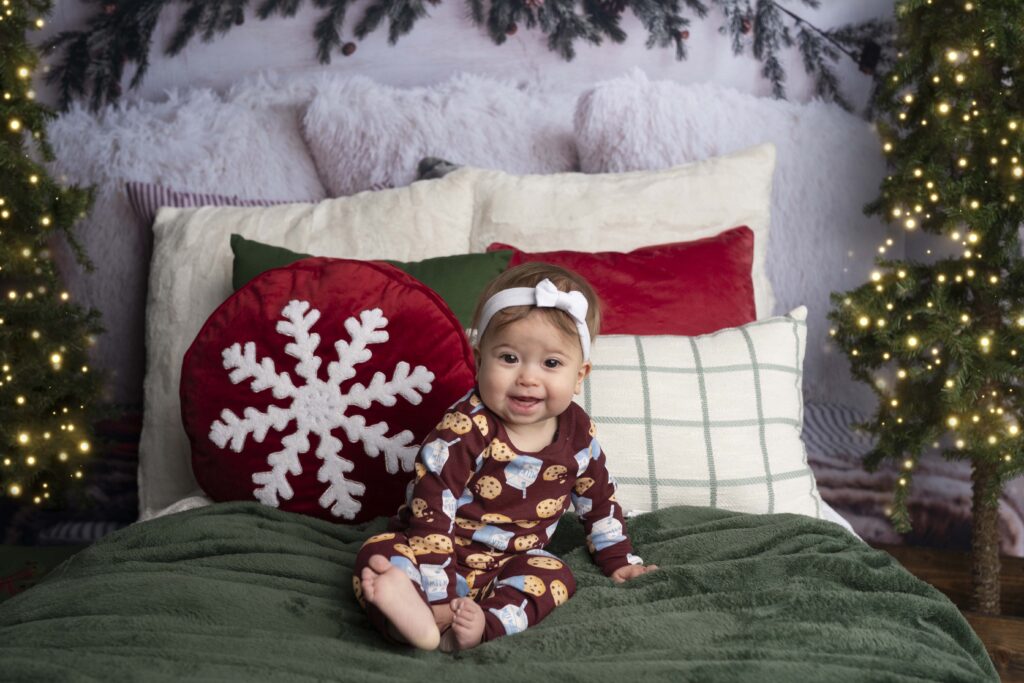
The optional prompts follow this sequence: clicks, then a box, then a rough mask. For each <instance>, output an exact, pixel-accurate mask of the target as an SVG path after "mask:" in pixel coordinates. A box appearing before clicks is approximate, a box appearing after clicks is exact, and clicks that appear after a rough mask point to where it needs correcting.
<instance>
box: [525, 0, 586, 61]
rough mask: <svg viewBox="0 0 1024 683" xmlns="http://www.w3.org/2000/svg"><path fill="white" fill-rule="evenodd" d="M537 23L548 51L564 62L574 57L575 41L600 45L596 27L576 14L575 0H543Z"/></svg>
mask: <svg viewBox="0 0 1024 683" xmlns="http://www.w3.org/2000/svg"><path fill="white" fill-rule="evenodd" d="M537 23H538V24H539V26H540V28H541V30H542V31H544V33H546V34H547V36H548V49H549V50H551V51H552V52H557V53H559V54H560V55H562V58H563V59H565V60H566V61H571V60H572V59H573V58H574V57H575V56H576V49H575V47H573V45H574V43H575V42H576V41H577V40H585V41H586V42H588V43H590V44H592V45H600V44H601V32H600V31H599V30H598V28H597V26H595V25H594V24H592V23H591V22H589V21H587V20H586V18H585V17H583V16H580V15H579V14H577V13H576V0H545V2H544V4H543V5H541V7H540V9H538V10H537ZM529 26H530V24H529V22H528V23H527V27H529Z"/></svg>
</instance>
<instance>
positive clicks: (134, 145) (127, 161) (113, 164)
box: [48, 89, 326, 404]
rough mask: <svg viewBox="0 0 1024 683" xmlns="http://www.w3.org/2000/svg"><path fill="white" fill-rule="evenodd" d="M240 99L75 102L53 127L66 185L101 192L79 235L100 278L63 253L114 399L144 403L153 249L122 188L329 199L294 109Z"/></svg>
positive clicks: (192, 96) (195, 94) (206, 95)
mask: <svg viewBox="0 0 1024 683" xmlns="http://www.w3.org/2000/svg"><path fill="white" fill-rule="evenodd" d="M250 100H252V101H242V100H238V101H234V100H228V99H225V98H222V97H221V96H219V95H217V94H216V93H214V92H212V91H210V90H207V89H198V90H192V91H186V92H171V93H169V95H168V99H167V100H166V101H164V102H159V103H152V102H149V103H145V102H144V103H140V104H137V105H126V106H122V107H117V108H111V109H105V110H103V111H102V112H100V113H98V114H96V113H92V112H89V111H87V110H85V109H83V108H82V107H81V106H79V105H75V106H74V107H73V108H72V109H71V110H70V111H68V112H67V113H65V114H63V115H61V116H60V117H59V118H57V119H56V120H54V121H53V123H51V124H50V126H49V131H48V132H49V136H50V141H51V142H52V143H53V147H54V152H55V154H56V161H55V162H54V163H53V164H52V166H51V170H52V171H53V173H54V174H55V175H56V176H57V177H58V178H61V179H63V180H64V181H66V182H69V183H76V184H80V185H95V186H96V190H97V195H96V202H95V205H94V207H93V209H92V211H91V213H90V214H89V217H88V218H87V219H85V220H84V221H82V223H81V224H80V225H79V231H78V234H79V237H80V238H81V240H82V243H83V245H84V246H85V249H86V251H87V253H88V254H89V256H90V258H91V259H92V261H93V262H94V263H95V265H96V272H95V273H93V274H87V273H83V272H81V270H80V269H79V268H78V267H77V265H76V264H74V262H73V259H72V258H71V256H70V254H68V253H66V252H65V253H62V254H59V255H58V258H59V263H60V264H61V267H62V270H63V271H64V274H65V275H66V280H67V282H68V287H69V289H70V291H71V292H72V294H73V295H74V296H75V298H76V299H77V300H78V301H79V302H80V303H84V304H87V305H92V306H95V307H96V308H98V309H99V310H100V312H101V313H102V315H103V320H102V322H103V326H104V327H105V328H106V330H107V332H106V334H104V335H102V336H101V337H100V338H99V344H98V345H97V349H96V362H97V365H98V366H100V367H102V368H104V369H105V370H107V371H108V372H110V373H111V374H112V375H113V376H112V386H111V388H112V391H113V394H112V396H111V398H113V399H114V400H116V401H117V402H120V403H134V404H138V403H141V393H142V373H143V368H144V358H143V330H144V306H145V296H146V294H145V292H146V278H147V270H148V267H149V255H150V248H151V244H152V237H151V234H150V230H149V228H150V226H149V225H142V224H141V223H140V222H139V220H138V219H137V218H136V216H135V214H134V212H133V211H132V208H131V206H130V205H129V203H128V199H127V196H126V195H125V189H124V187H125V181H126V180H138V181H144V182H156V183H163V184H166V185H170V186H173V187H175V188H178V189H181V190H189V191H194V192H212V193H219V194H225V195H240V196H243V197H251V198H258V199H285V200H292V201H317V200H320V199H323V198H324V197H325V196H326V194H325V192H324V188H323V185H322V184H321V183H320V179H319V177H318V176H317V173H316V168H315V166H314V164H313V159H312V157H311V156H310V155H309V151H308V150H307V149H306V146H305V143H304V142H303V141H302V137H301V135H300V134H299V122H298V109H297V107H296V106H294V105H290V106H289V105H285V104H281V103H273V105H271V104H270V103H264V102H259V101H256V100H254V99H253V98H251V97H250Z"/></svg>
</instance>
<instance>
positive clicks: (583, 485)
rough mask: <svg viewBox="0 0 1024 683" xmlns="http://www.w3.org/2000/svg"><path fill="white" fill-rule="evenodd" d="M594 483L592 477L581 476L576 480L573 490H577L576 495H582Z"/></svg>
mask: <svg viewBox="0 0 1024 683" xmlns="http://www.w3.org/2000/svg"><path fill="white" fill-rule="evenodd" d="M593 485H594V480H593V479H591V478H590V477H580V478H579V479H577V480H576V483H575V484H573V487H572V490H573V491H575V492H576V495H578V496H582V495H583V494H584V493H586V492H587V489H589V488H590V487H591V486H593Z"/></svg>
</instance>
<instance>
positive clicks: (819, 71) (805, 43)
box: [796, 26, 853, 111]
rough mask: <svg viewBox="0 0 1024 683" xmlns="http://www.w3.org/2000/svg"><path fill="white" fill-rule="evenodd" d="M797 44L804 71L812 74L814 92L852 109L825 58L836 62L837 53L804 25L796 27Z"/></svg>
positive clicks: (847, 109) (846, 108) (824, 98)
mask: <svg viewBox="0 0 1024 683" xmlns="http://www.w3.org/2000/svg"><path fill="white" fill-rule="evenodd" d="M796 35H797V45H798V46H799V47H800V56H801V57H803V63H804V71H806V72H807V73H808V74H811V75H813V76H814V79H815V80H814V84H815V87H814V94H816V95H817V96H818V97H820V98H822V99H823V100H826V101H828V100H831V101H833V102H835V103H836V104H838V105H839V106H840V107H842V108H843V109H845V110H846V111H853V106H852V105H851V104H850V103H849V102H848V101H847V100H846V98H845V97H843V94H842V93H841V92H840V91H839V79H838V78H837V77H836V74H835V71H834V70H833V69H832V68H831V67H830V66H829V65H828V63H827V62H826V60H830V61H832V62H836V61H838V59H839V53H838V52H837V51H836V50H835V49H834V48H833V47H832V46H830V45H828V44H827V43H825V42H824V41H823V40H822V39H821V37H820V36H819V35H818V34H816V33H813V32H812V31H810V30H808V29H807V27H805V26H800V27H799V28H798V29H797V34H796Z"/></svg>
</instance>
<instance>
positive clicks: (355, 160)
mask: <svg viewBox="0 0 1024 683" xmlns="http://www.w3.org/2000/svg"><path fill="white" fill-rule="evenodd" d="M574 105H575V102H574V101H573V100H572V98H567V97H565V95H564V93H563V92H560V91H553V90H549V89H546V88H545V87H544V86H536V87H531V88H519V87H517V86H516V85H515V84H513V83H510V82H506V81H497V80H493V79H488V78H482V77H480V76H473V75H469V74H462V75H459V76H455V77H453V78H452V79H451V80H449V81H447V82H444V83H441V84H438V85H434V86H429V87H416V88H395V87H392V86H388V85H383V84H380V83H377V82H375V81H372V80H370V79H368V78H363V77H355V78H336V79H333V80H330V79H325V80H324V81H323V82H322V83H320V84H319V86H318V93H317V95H316V96H315V97H314V98H313V100H312V101H311V102H310V103H309V107H308V108H307V109H306V113H305V117H304V118H303V134H304V135H305V138H306V143H307V145H308V146H309V149H310V151H311V152H312V154H313V158H314V159H315V160H316V165H317V168H318V169H319V170H320V176H321V178H323V181H324V185H326V186H327V189H328V191H329V192H330V194H331V195H332V196H341V195H349V194H353V193H355V192H359V191H362V190H366V189H370V188H371V187H374V186H384V187H400V186H402V185H408V184H409V183H411V182H412V181H413V180H415V177H416V165H417V164H418V163H419V161H420V159H422V158H423V157H428V156H435V157H441V158H443V159H447V160H449V161H452V162H454V163H457V164H461V165H469V166H477V167H481V168H500V169H501V170H503V171H507V172H510V173H556V172H559V171H571V170H574V169H576V168H577V167H578V160H577V156H576V143H575V141H574V140H573V133H572V109H573V106H574Z"/></svg>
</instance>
